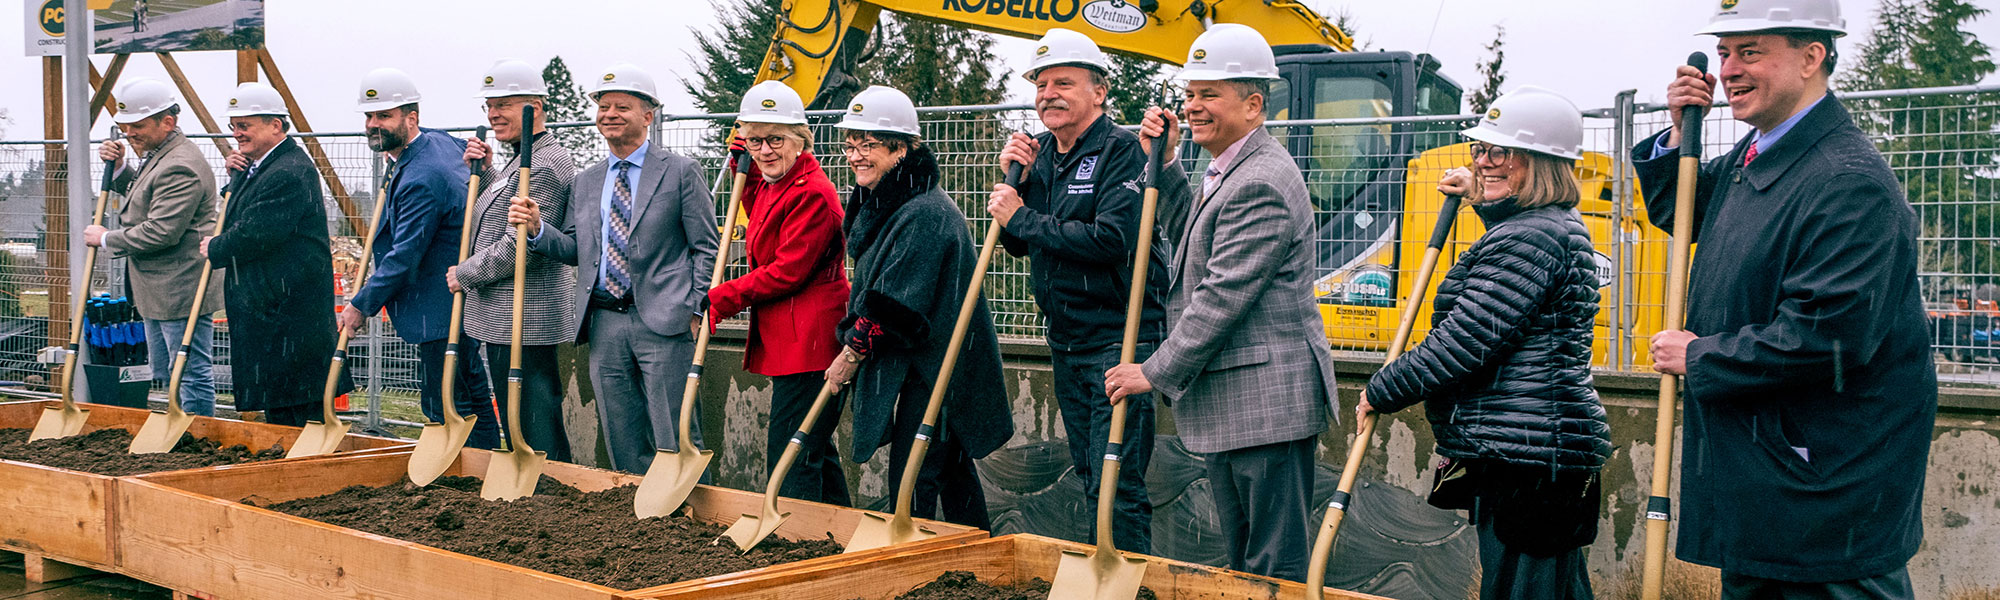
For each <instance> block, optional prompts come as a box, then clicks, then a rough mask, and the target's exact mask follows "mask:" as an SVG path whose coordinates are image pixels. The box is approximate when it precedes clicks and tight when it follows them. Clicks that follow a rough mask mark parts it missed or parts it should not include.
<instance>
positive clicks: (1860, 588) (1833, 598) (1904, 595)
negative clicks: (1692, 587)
mask: <svg viewBox="0 0 2000 600" xmlns="http://www.w3.org/2000/svg"><path fill="white" fill-rule="evenodd" d="M1915 597H1916V593H1915V592H1914V591H1913V590H1912V589H1911V587H1910V569H1909V568H1908V567H1904V568H1901V569H1896V570H1894V571H1890V572H1888V573H1883V574H1881V575H1876V576H1873V577H1863V578H1860V579H1850V580H1847V581H1831V582H1827V583H1796V582H1791V581H1778V580H1776V579H1764V578H1762V577H1751V576H1748V575H1738V574H1735V573H1730V572H1728V571H1723V572H1722V599H1723V600H1908V599H1910V598H1915Z"/></svg>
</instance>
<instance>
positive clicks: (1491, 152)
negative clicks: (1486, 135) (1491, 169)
mask: <svg viewBox="0 0 2000 600" xmlns="http://www.w3.org/2000/svg"><path fill="white" fill-rule="evenodd" d="M1513 156H1514V149H1513V148H1508V147H1506V146H1495V145H1492V144H1473V145H1472V160H1474V161H1477V160H1479V159H1481V158H1485V159H1487V160H1490V161H1492V162H1493V163H1495V164H1499V163H1503V162H1507V159H1508V158H1511V157H1513Z"/></svg>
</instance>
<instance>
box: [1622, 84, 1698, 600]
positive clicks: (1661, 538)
mask: <svg viewBox="0 0 2000 600" xmlns="http://www.w3.org/2000/svg"><path fill="white" fill-rule="evenodd" d="M1688 66H1690V67H1694V68H1695V69H1696V70H1699V71H1702V72H1703V73H1706V72H1708V55H1707V54H1703V53H1700V52H1696V53H1694V54H1691V55H1688ZM1701 115H1702V107H1699V106H1689V107H1685V108H1682V109H1681V114H1680V115H1678V116H1679V118H1680V120H1681V122H1680V124H1681V147H1680V179H1679V180H1678V181H1677V182H1675V186H1676V187H1675V188H1674V192H1675V193H1674V231H1673V236H1674V237H1673V245H1671V246H1669V250H1668V251H1667V313H1666V320H1665V323H1663V324H1662V325H1661V328H1660V329H1661V331H1674V330H1678V329H1680V328H1681V327H1682V325H1683V323H1682V321H1683V319H1684V318H1685V317H1686V316H1687V293H1688V255H1689V251H1690V246H1691V245H1692V244H1693V242H1694V219H1695V214H1694V201H1695V198H1694V194H1695V186H1696V185H1698V184H1699V181H1700V177H1701ZM1680 383H1681V382H1680V378H1678V377H1675V376H1673V375H1668V374H1666V373H1661V374H1660V400H1659V402H1660V407H1659V417H1658V421H1657V422H1656V424H1655V427H1654V429H1653V449H1654V450H1653V482H1652V484H1653V485H1652V495H1651V496H1649V497H1647V498H1646V511H1645V515H1646V561H1645V566H1644V567H1643V570H1642V571H1641V573H1640V587H1639V597H1640V598H1642V599H1643V600H1659V598H1660V590H1661V585H1662V583H1663V582H1664V581H1665V577H1666V568H1667V526H1668V524H1669V523H1671V522H1672V518H1673V500H1672V499H1670V498H1668V497H1667V494H1669V493H1672V488H1671V486H1672V484H1673V471H1672V469H1673V467H1674V409H1675V407H1676V404H1678V402H1679V400H1680Z"/></svg>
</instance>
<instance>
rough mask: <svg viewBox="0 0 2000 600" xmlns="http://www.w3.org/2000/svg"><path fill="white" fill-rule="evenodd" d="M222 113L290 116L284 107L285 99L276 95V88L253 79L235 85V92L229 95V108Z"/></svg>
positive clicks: (243, 115)
mask: <svg viewBox="0 0 2000 600" xmlns="http://www.w3.org/2000/svg"><path fill="white" fill-rule="evenodd" d="M224 114H225V115H227V116H231V117H254V116H259V115H266V116H272V117H290V116H292V113H291V111H289V110H286V108H285V99H284V98H282V97H279V96H278V90H276V89H273V88H272V87H271V86H268V85H264V84H262V83H258V82H255V81H251V82H247V83H243V84H240V85H237V86H236V93H234V94H231V95H230V96H229V110H227V111H225V112H224Z"/></svg>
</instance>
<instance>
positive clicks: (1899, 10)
mask: <svg viewBox="0 0 2000 600" xmlns="http://www.w3.org/2000/svg"><path fill="white" fill-rule="evenodd" d="M1986 12H1987V9H1985V8H1980V7H1977V6H1974V5H1972V4H1971V3H1970V2H1967V1H1965V0H1881V3H1880V5H1879V10H1878V14H1879V15H1880V17H1881V20H1880V21H1879V22H1878V23H1877V24H1876V26H1875V28H1874V30H1873V31H1872V32H1871V34H1870V37H1869V39H1868V40H1867V41H1866V42H1864V43H1863V44H1862V45H1861V47H1860V49H1859V51H1858V52H1857V53H1858V54H1859V55H1860V56H1858V57H1855V58H1853V59H1846V60H1841V61H1839V62H1840V64H1844V65H1847V71H1846V72H1845V73H1844V74H1842V76H1841V77H1840V82H1841V87H1843V88H1845V89H1850V90H1866V89H1904V88H1920V87H1938V86H1957V85H1970V84H1973V83H1978V82H1979V81H1980V80H1981V79H1984V78H1985V77H1986V76H1987V75H1990V74H1992V73H1993V72H1994V71H1995V68H1996V67H1995V64H1994V62H1993V57H1992V50H1991V48H1990V47H1989V46H1987V45H1986V44H1985V43H1984V42H1982V41H1980V40H1979V39H1978V38H1977V37H1975V36H1973V35H1972V34H1971V33H1970V32H1968V31H1966V30H1965V27H1966V25H1967V24H1968V23H1969V22H1971V21H1972V20H1974V19H1977V18H1979V17H1980V16H1982V15H1984V14H1986ZM1849 107H1850V109H1851V110H1852V111H1853V112H1854V114H1855V122H1856V124H1858V125H1859V126H1860V127H1861V128H1862V130H1863V131H1865V132H1867V133H1868V134H1869V136H1870V137H1871V138H1872V139H1874V140H1875V141H1876V145H1877V147H1878V148H1879V149H1880V150H1881V151H1882V154H1883V157H1884V158H1886V159H1887V160H1888V161H1889V166H1890V167H1891V168H1892V169H1894V170H1895V172H1896V175H1897V178H1898V179H1899V180H1900V181H1901V183H1902V186H1903V191H1904V193H1905V194H1906V195H1907V196H1908V198H1909V200H1910V203H1911V205H1912V206H1913V207H1914V208H1916V211H1917V217H1918V222H1919V224H1920V226H1921V227H1922V232H1921V235H1922V236H1923V242H1922V243H1921V244H1920V245H1919V257H1920V259H1921V260H1922V264H1921V265H1920V268H1921V269H1922V270H1924V271H1925V272H1928V273H1952V274H1957V273H1994V272H1996V271H2000V248H1996V247H1995V245H1994V244H1992V243H1989V240H1993V239H1996V238H2000V226H1996V223H2000V209H1996V207H1995V205H1994V203H1993V202H1992V198H1990V197H1982V195H1981V194H1980V192H1981V191H1984V190H1992V189H1995V188H1996V187H2000V180H1995V179H1994V177H1993V174H1994V173H1995V171H1996V167H2000V161H1996V157H1995V154H1994V152H1993V148H1995V147H2000V135H1996V133H1995V132H1996V130H2000V111H1996V110H1995V109H1994V108H1993V107H1992V101H1991V97H1990V96H1987V97H1984V98H1982V97H1978V96H1977V95H1963V94H1952V95H1938V94H1933V95H1926V96H1920V97H1911V98H1888V99H1881V100H1870V101H1855V102H1850V103H1849ZM1926 283H1927V284H1934V285H1937V286H1939V287H1942V288H1945V289H1953V288H1969V287H1973V286H1976V285H1979V284H1982V283H1991V281H1986V280H1984V279H1980V280H1974V279H1971V278H1967V277H1963V276H1952V277H1948V278H1945V279H1943V280H1941V281H1936V282H1929V281H1927V282H1926Z"/></svg>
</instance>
